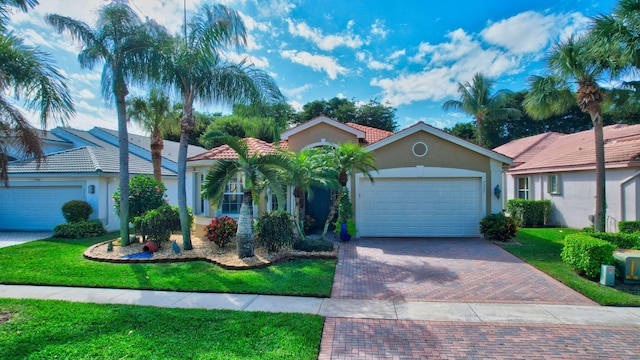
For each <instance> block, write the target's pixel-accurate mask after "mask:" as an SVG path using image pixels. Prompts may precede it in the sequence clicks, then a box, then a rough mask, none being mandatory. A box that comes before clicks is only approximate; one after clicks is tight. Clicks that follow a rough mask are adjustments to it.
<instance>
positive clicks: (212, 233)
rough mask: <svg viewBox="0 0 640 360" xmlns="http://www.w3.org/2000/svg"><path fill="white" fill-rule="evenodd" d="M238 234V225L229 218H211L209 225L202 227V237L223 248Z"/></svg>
mask: <svg viewBox="0 0 640 360" xmlns="http://www.w3.org/2000/svg"><path fill="white" fill-rule="evenodd" d="M236 232H238V223H237V222H236V221H235V220H234V219H233V218H231V217H229V216H225V215H223V216H220V217H217V218H213V219H212V220H211V222H210V223H209V225H207V226H205V227H204V236H205V237H206V238H207V239H208V240H209V241H211V242H213V243H215V244H216V245H218V247H224V246H225V245H226V244H227V243H228V242H229V241H231V239H232V238H233V237H234V236H236Z"/></svg>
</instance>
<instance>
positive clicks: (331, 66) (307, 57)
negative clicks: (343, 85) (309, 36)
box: [280, 50, 347, 80]
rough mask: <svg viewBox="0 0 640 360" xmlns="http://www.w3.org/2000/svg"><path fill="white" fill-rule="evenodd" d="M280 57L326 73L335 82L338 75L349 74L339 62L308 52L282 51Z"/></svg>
mask: <svg viewBox="0 0 640 360" xmlns="http://www.w3.org/2000/svg"><path fill="white" fill-rule="evenodd" d="M280 56H282V57H283V58H285V59H289V60H291V61H292V62H294V63H297V64H300V65H304V66H308V67H310V68H312V69H313V70H314V71H324V72H325V73H326V74H327V76H329V78H330V79H331V80H335V79H336V77H337V76H338V75H344V74H346V73H347V69H346V68H344V67H342V66H340V65H338V62H337V61H336V60H335V59H334V58H332V57H329V56H324V55H313V54H310V53H308V52H306V51H296V50H282V51H280Z"/></svg>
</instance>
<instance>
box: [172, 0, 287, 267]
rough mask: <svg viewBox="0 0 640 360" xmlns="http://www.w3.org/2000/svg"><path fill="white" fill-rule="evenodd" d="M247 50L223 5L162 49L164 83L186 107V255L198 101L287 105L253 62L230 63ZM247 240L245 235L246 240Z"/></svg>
mask: <svg viewBox="0 0 640 360" xmlns="http://www.w3.org/2000/svg"><path fill="white" fill-rule="evenodd" d="M245 44H246V29H245V26H244V24H243V22H242V19H241V17H240V15H239V14H238V13H237V12H236V11H234V10H232V9H230V8H228V7H226V6H223V5H215V6H208V5H205V6H203V7H202V8H201V9H200V10H199V11H198V12H197V13H196V14H195V15H194V16H193V17H192V18H191V21H190V22H189V23H188V24H186V26H185V34H184V36H182V37H180V36H178V37H175V38H172V39H171V40H170V41H168V42H167V43H166V44H165V47H163V52H164V55H165V56H164V60H163V66H162V72H161V73H162V76H161V79H160V80H161V82H162V83H163V84H165V85H167V86H170V87H173V88H174V89H175V90H176V91H177V92H178V93H179V94H180V95H181V97H182V102H183V108H182V120H181V122H180V129H181V132H180V148H179V152H178V206H179V207H180V220H181V222H182V237H183V248H184V249H185V250H190V249H192V245H191V232H190V231H191V229H190V228H189V227H188V226H187V191H186V170H187V149H188V145H189V140H190V137H191V134H192V132H193V131H194V130H195V128H196V119H195V117H194V101H195V100H198V101H199V102H201V103H228V104H236V103H252V102H278V101H281V100H282V99H283V96H282V94H281V93H280V90H279V89H278V87H277V86H276V84H275V82H274V81H273V79H271V77H269V76H268V75H267V73H266V72H264V71H262V70H258V69H256V68H255V67H254V66H253V65H252V64H250V62H245V61H241V62H240V63H236V62H233V61H230V60H229V59H227V58H225V51H226V50H228V49H229V48H240V47H242V46H243V45H245ZM249 227H250V226H249ZM239 228H243V229H244V228H246V226H240V227H239ZM238 231H240V230H238ZM243 231H244V230H243ZM245 235H246V234H245V233H243V235H242V236H243V239H244V236H245ZM251 243H253V241H251ZM248 253H252V251H248V249H247V251H246V252H243V254H248ZM251 255H253V254H251Z"/></svg>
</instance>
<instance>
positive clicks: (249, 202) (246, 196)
mask: <svg viewBox="0 0 640 360" xmlns="http://www.w3.org/2000/svg"><path fill="white" fill-rule="evenodd" d="M236 241H237V244H238V257H239V258H241V259H242V258H247V257H252V256H253V196H252V192H251V191H250V190H249V191H245V192H244V193H243V195H242V205H241V206H240V217H239V218H238V231H237V232H236Z"/></svg>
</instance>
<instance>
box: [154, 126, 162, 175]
mask: <svg viewBox="0 0 640 360" xmlns="http://www.w3.org/2000/svg"><path fill="white" fill-rule="evenodd" d="M162 149H164V141H163V140H162V134H161V133H160V131H154V132H153V134H151V163H152V164H153V177H154V178H155V179H156V180H158V182H162Z"/></svg>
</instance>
